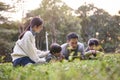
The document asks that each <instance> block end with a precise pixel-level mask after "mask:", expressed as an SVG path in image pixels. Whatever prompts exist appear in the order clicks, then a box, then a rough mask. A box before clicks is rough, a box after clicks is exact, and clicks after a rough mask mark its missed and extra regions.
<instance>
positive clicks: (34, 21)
mask: <svg viewBox="0 0 120 80" xmlns="http://www.w3.org/2000/svg"><path fill="white" fill-rule="evenodd" d="M42 24H43V21H42V19H40V18H38V17H35V18H33V19H32V20H31V22H30V24H29V26H28V27H27V28H26V29H25V31H24V32H23V33H21V34H20V36H19V39H21V38H22V37H23V36H24V34H25V32H26V31H29V30H30V28H33V27H34V26H40V25H42Z"/></svg>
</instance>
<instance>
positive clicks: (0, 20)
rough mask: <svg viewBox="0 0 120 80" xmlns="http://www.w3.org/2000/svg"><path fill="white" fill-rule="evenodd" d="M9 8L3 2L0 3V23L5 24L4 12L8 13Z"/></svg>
mask: <svg viewBox="0 0 120 80" xmlns="http://www.w3.org/2000/svg"><path fill="white" fill-rule="evenodd" d="M10 9H11V7H10V6H9V5H7V4H5V3H3V2H0V23H3V22H6V20H7V18H6V17H5V16H3V13H4V12H8V11H9V10H10Z"/></svg>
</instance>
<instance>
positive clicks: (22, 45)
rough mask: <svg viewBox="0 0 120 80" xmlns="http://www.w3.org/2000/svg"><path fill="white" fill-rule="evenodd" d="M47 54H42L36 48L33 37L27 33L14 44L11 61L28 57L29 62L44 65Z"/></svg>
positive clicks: (30, 33)
mask: <svg viewBox="0 0 120 80" xmlns="http://www.w3.org/2000/svg"><path fill="white" fill-rule="evenodd" d="M47 54H48V52H43V51H40V50H38V49H37V48H36V46H35V36H33V34H32V32H30V31H27V32H26V33H25V34H24V36H23V37H22V39H19V40H18V41H17V42H16V45H15V47H14V49H13V53H12V54H11V56H12V59H13V61H14V60H16V59H18V58H21V57H25V56H28V57H29V58H30V59H31V60H33V61H34V62H36V63H44V62H45V61H46V60H45V58H44V57H45V56H46V55H47ZM40 57H41V58H40Z"/></svg>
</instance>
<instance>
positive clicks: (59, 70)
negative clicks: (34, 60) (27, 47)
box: [0, 54, 120, 80]
mask: <svg viewBox="0 0 120 80" xmlns="http://www.w3.org/2000/svg"><path fill="white" fill-rule="evenodd" d="M119 70H120V54H107V55H105V56H104V57H103V58H102V59H99V60H81V61H79V60H75V61H73V62H66V61H64V62H62V63H60V62H56V63H49V64H44V65H28V66H26V67H17V68H14V67H12V64H11V63H5V64H0V80H120V71H119Z"/></svg>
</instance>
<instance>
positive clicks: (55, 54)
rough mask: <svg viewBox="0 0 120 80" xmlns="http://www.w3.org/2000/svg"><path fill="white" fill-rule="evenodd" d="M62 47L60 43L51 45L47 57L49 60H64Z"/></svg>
mask: <svg viewBox="0 0 120 80" xmlns="http://www.w3.org/2000/svg"><path fill="white" fill-rule="evenodd" d="M61 50H62V48H61V47H60V45H59V44H57V43H53V44H52V45H51V46H50V54H49V55H48V56H47V57H46V61H47V62H56V61H62V60H63V59H64V56H63V55H62V54H61Z"/></svg>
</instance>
